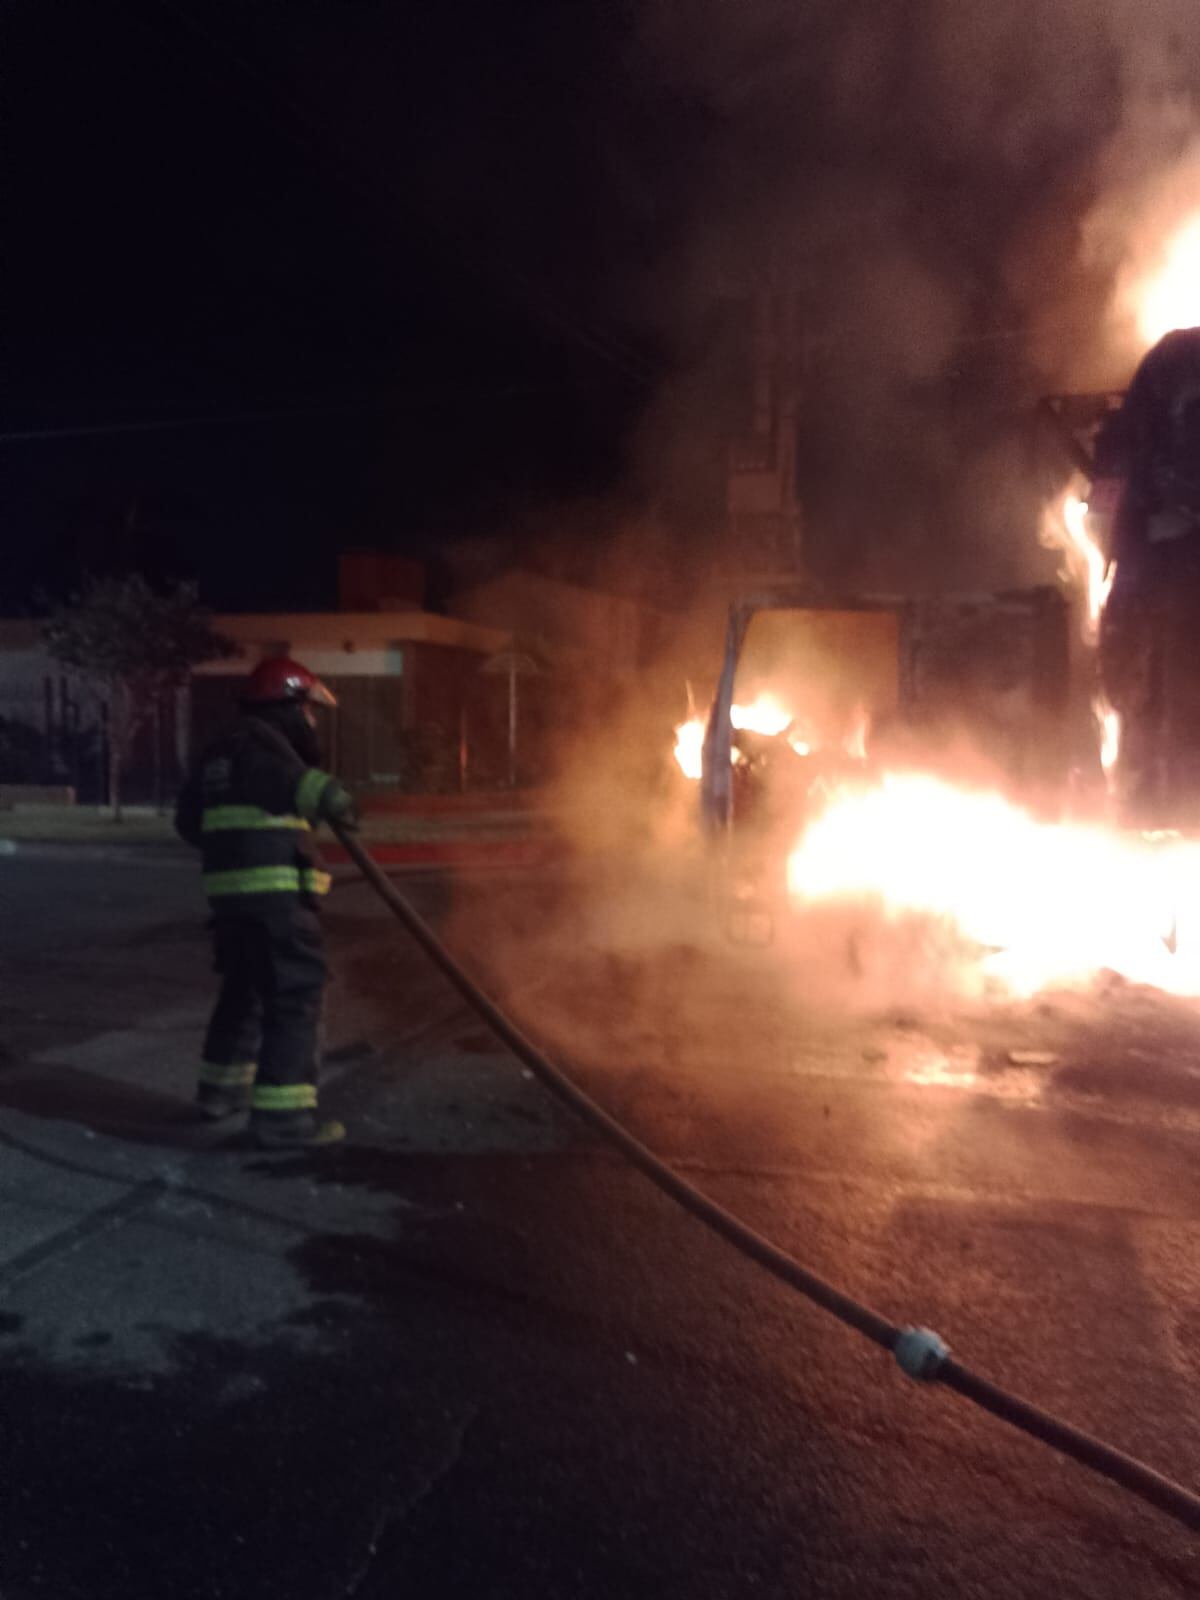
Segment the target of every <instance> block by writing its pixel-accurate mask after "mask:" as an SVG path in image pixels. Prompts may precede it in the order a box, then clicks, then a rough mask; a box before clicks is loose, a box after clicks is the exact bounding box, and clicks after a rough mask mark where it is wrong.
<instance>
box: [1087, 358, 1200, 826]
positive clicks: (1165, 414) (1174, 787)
mask: <svg viewBox="0 0 1200 1600" xmlns="http://www.w3.org/2000/svg"><path fill="white" fill-rule="evenodd" d="M1095 478H1096V481H1095V483H1094V484H1093V486H1092V491H1091V495H1090V501H1091V504H1092V509H1093V511H1094V512H1099V513H1100V515H1101V517H1102V519H1105V520H1110V526H1111V529H1112V532H1111V535H1110V538H1109V541H1108V542H1109V553H1110V554H1111V556H1112V557H1113V558H1114V559H1115V561H1116V577H1115V580H1114V582H1113V588H1112V594H1111V597H1110V599H1109V601H1108V604H1107V606H1106V607H1105V611H1104V616H1103V620H1102V624H1101V636H1100V665H1101V672H1102V676H1103V679H1104V686H1105V691H1106V693H1107V695H1108V697H1109V699H1110V700H1111V702H1112V704H1113V706H1114V707H1115V709H1116V710H1117V711H1119V712H1120V713H1121V719H1122V755H1121V773H1122V788H1123V791H1124V795H1125V811H1126V814H1127V818H1128V820H1129V821H1131V822H1137V823H1138V824H1140V825H1141V826H1144V827H1145V826H1149V827H1164V826H1178V825H1179V824H1180V823H1181V822H1184V821H1194V820H1198V819H1200V809H1198V808H1200V674H1198V673H1197V671H1196V667H1195V663H1194V660H1193V657H1194V647H1193V639H1194V636H1195V630H1196V627H1197V625H1198V624H1200V328H1181V329H1177V330H1176V331H1175V332H1173V333H1168V334H1167V335H1166V336H1165V337H1164V338H1163V339H1160V340H1159V342H1158V344H1156V345H1155V346H1154V348H1153V349H1152V350H1150V351H1149V352H1148V353H1147V354H1146V355H1145V356H1144V357H1143V359H1142V361H1141V363H1140V365H1139V366H1138V369H1137V371H1136V373H1135V374H1134V377H1133V381H1132V383H1131V384H1130V386H1129V392H1128V393H1127V395H1126V396H1125V399H1124V402H1123V403H1122V405H1121V408H1120V410H1119V411H1118V412H1116V413H1115V414H1114V416H1113V417H1112V418H1111V419H1110V421H1109V422H1108V424H1107V425H1106V427H1105V428H1104V429H1103V431H1102V433H1101V435H1100V437H1099V439H1098V440H1097V444H1096V465H1095Z"/></svg>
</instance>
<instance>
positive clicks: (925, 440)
mask: <svg viewBox="0 0 1200 1600" xmlns="http://www.w3.org/2000/svg"><path fill="white" fill-rule="evenodd" d="M1198 45H1200V8H1197V7H1195V6H1194V5H1193V4H1191V3H1190V0H1152V3H1150V4H1141V3H1135V0H1115V3H1114V0H1000V3H997V4H993V5H987V6H985V5H983V4H978V3H976V4H971V3H965V4H964V3H963V0H900V3H898V4H895V5H892V6H888V7H883V6H879V5H877V4H874V3H869V0H857V3H855V0H849V3H847V0H814V3H810V4H805V5H799V4H796V3H795V0H791V3H779V0H737V3H733V0H689V3H681V0H650V3H648V4H647V5H645V6H644V7H643V8H642V12H641V26H640V29H639V32H638V38H637V46H636V52H635V68H634V70H635V71H636V72H637V73H639V74H641V75H642V78H643V81H644V82H645V83H646V84H648V85H649V84H655V85H658V86H660V87H661V88H662V89H663V91H664V92H666V93H668V94H669V95H671V96H673V97H675V98H676V99H677V100H681V101H683V102H685V103H690V104H691V105H692V106H693V107H695V106H699V107H701V108H702V109H703V112H704V119H705V120H704V121H703V122H702V126H703V127H704V130H705V132H704V138H703V141H702V144H701V146H700V147H699V148H698V150H697V160H698V163H699V165H700V166H701V168H702V171H703V183H702V184H701V185H699V186H698V190H697V194H696V195H695V197H694V207H693V211H692V217H691V222H692V227H691V230H690V232H689V233H688V234H687V235H686V250H685V256H686V259H685V260H684V261H683V262H682V263H681V264H680V269H679V275H678V280H677V295H678V299H677V305H678V306H685V307H687V308H688V309H689V310H690V312H691V313H692V315H693V316H695V315H696V314H698V313H699V312H700V311H701V310H702V308H703V306H704V305H705V303H706V301H707V302H709V303H711V301H712V300H713V298H714V297H716V296H718V295H719V294H720V293H721V292H722V290H726V291H727V290H729V289H730V288H732V287H735V286H738V285H741V286H744V285H746V284H752V283H754V282H755V281H761V280H762V279H763V278H764V277H765V276H767V275H768V274H770V273H774V274H776V276H785V277H786V278H787V279H788V280H789V281H791V282H794V283H797V284H798V285H799V286H800V287H801V289H802V292H803V298H804V303H805V307H806V319H805V320H806V325H807V328H808V330H809V335H810V337H809V342H808V344H807V346H806V355H807V365H808V372H809V384H808V393H807V399H808V405H807V409H806V414H805V419H804V425H805V432H806V436H807V439H808V442H809V446H810V456H811V460H810V466H809V473H808V477H807V489H808V498H809V501H810V509H811V510H812V513H813V524H814V526H813V531H812V538H811V552H812V557H813V559H814V561H815V562H817V563H818V564H820V565H824V566H825V567H826V569H827V571H828V572H829V573H830V574H831V575H833V576H836V577H848V578H862V579H865V580H868V581H869V580H871V579H876V580H883V581H885V582H888V583H890V584H894V585H899V586H905V585H906V584H917V585H920V584H922V583H926V582H928V581H929V579H930V578H931V577H932V576H933V575H934V574H935V573H936V574H937V576H938V577H939V578H940V579H941V580H942V581H964V580H967V581H989V580H991V581H1015V580H1023V579H1028V578H1031V577H1039V578H1046V577H1047V576H1048V571H1047V570H1046V569H1045V568H1044V564H1039V562H1040V558H1039V556H1038V555H1037V553H1036V542H1035V539H1034V537H1033V523H1032V520H1031V518H1032V512H1033V506H1032V503H1031V500H1030V491H1029V488H1028V485H1027V483H1026V482H1024V481H1023V480H1027V479H1028V476H1029V473H1028V463H1027V461H1026V460H1025V459H1024V456H1023V445H1022V437H1023V433H1024V432H1025V430H1026V428H1027V423H1028V416H1029V412H1030V410H1031V408H1032V404H1033V401H1034V400H1035V399H1036V397H1037V395H1038V393H1039V392H1043V391H1045V390H1047V389H1054V388H1058V387H1075V386H1080V385H1090V384H1095V383H1105V384H1109V383H1114V382H1122V381H1124V379H1125V378H1126V377H1127V375H1128V372H1129V369H1130V367H1131V365H1132V362H1133V361H1134V360H1135V359H1136V355H1137V353H1138V352H1137V342H1136V337H1135V336H1134V335H1133V333H1132V331H1131V329H1130V326H1129V321H1128V317H1127V316H1125V317H1124V318H1123V317H1122V315H1121V307H1120V293H1119V291H1120V288H1121V284H1122V281H1123V278H1127V277H1128V276H1129V274H1130V273H1136V272H1137V271H1138V270H1140V267H1139V256H1145V255H1146V253H1147V251H1150V252H1151V253H1152V251H1153V250H1154V249H1155V248H1157V245H1158V243H1159V241H1160V239H1161V235H1162V229H1163V226H1165V224H1166V221H1167V220H1168V219H1169V216H1170V215H1177V214H1178V213H1179V212H1180V211H1181V210H1182V209H1185V208H1186V207H1187V206H1189V205H1192V204H1195V203H1196V201H1197V200H1200V183H1197V182H1196V176H1197V170H1198V168H1200V163H1197V162H1196V161H1195V160H1193V159H1192V140H1193V138H1194V136H1195V132H1196V128H1197V120H1196V116H1195V97H1196V87H1197V85H1196V83H1195V82H1194V81H1193V78H1192V77H1190V76H1189V70H1190V71H1191V72H1192V73H1193V74H1195V73H1197V72H1200V68H1196V67H1193V66H1192V64H1193V63H1200V54H1198V52H1197V46H1198ZM677 314H678V313H677ZM701 367H702V364H701ZM681 387H682V385H681ZM702 393H703V384H702V382H698V381H697V379H696V378H695V377H694V376H693V378H692V379H691V391H690V395H689V401H690V403H689V404H688V405H684V406H682V407H677V392H676V391H671V392H669V393H668V395H667V396H666V397H665V399H664V401H663V407H665V409H666V411H667V413H668V415H669V416H673V415H675V413H676V410H677V411H678V416H677V421H678V424H679V426H680V427H681V428H683V429H686V427H687V426H688V425H689V424H692V423H694V422H695V420H696V417H697V415H698V414H699V415H701V416H702V415H703V407H702V405H698V404H697V395H698V394H702ZM669 433H670V425H669V422H665V421H664V417H663V414H662V411H661V410H660V412H659V413H657V414H656V415H655V417H654V419H653V431H652V433H651V435H650V437H651V438H652V439H653V441H654V445H653V448H654V449H655V450H656V451H657V450H658V449H659V448H660V444H661V439H662V437H663V435H664V434H669ZM675 453H676V454H678V455H681V456H682V457H683V458H684V459H686V455H687V453H686V451H681V450H680V449H679V447H678V446H676V447H675ZM669 454H670V453H669V452H667V453H666V459H669ZM1006 486H1007V487H1006ZM881 501H884V502H886V503H887V505H888V507H889V512H888V525H887V526H886V527H881V525H880V517H879V506H880V502H881ZM1027 535H1028V536H1027Z"/></svg>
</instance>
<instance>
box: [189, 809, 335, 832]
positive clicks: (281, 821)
mask: <svg viewBox="0 0 1200 1600" xmlns="http://www.w3.org/2000/svg"><path fill="white" fill-rule="evenodd" d="M242 828H252V829H257V828H298V829H300V830H301V831H302V832H304V833H308V832H309V831H310V824H309V823H307V822H305V820H304V818H303V817H293V816H290V815H285V816H275V815H273V814H272V813H271V812H270V811H264V810H263V809H262V807H261V806H209V808H208V810H207V811H205V813H204V815H203V817H202V818H201V821H200V831H201V833H232V832H234V831H236V830H240V829H242Z"/></svg>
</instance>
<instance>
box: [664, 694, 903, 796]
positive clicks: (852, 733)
mask: <svg viewBox="0 0 1200 1600" xmlns="http://www.w3.org/2000/svg"><path fill="white" fill-rule="evenodd" d="M729 720H730V722H731V723H732V725H733V726H734V727H735V728H736V729H737V730H738V732H739V733H761V734H764V735H765V736H766V737H768V738H778V737H779V736H780V735H783V734H786V735H787V742H788V744H790V745H791V747H792V749H793V750H794V751H795V752H796V754H797V755H798V756H808V755H812V753H813V751H814V750H818V749H820V748H821V746H820V742H819V741H818V740H816V739H815V738H814V737H813V735H812V734H811V732H805V733H802V732H800V731H799V730H798V729H796V728H795V722H796V718H795V716H794V715H793V713H792V712H791V711H789V710H788V709H787V707H786V706H784V705H783V704H782V703H781V702H780V701H779V700H778V699H777V698H776V697H775V696H774V695H771V694H760V695H757V696H756V697H755V698H754V699H753V700H751V701H750V702H749V703H748V704H746V705H734V706H732V707H731V708H730V712H729ZM705 727H706V724H705V721H704V719H703V717H696V716H692V717H689V718H688V720H687V721H686V722H681V723H679V724H678V725H677V726H676V728H675V759H676V761H677V762H678V763H679V768H680V771H681V772H682V773H683V775H684V777H685V778H691V779H693V780H695V779H698V778H699V777H700V776H701V774H702V772H703V770H704V733H705ZM870 727H871V719H870V717H869V716H868V715H867V711H866V708H865V707H863V706H858V707H856V708H855V712H854V716H853V718H852V720H851V724H850V728H849V731H848V732H847V734H846V736H845V738H844V739H843V741H842V749H843V750H844V751H845V752H846V754H847V755H848V756H851V757H853V758H854V759H855V760H857V761H865V760H866V758H867V734H868V733H869V731H870ZM733 759H734V761H736V760H737V752H736V751H734V752H733Z"/></svg>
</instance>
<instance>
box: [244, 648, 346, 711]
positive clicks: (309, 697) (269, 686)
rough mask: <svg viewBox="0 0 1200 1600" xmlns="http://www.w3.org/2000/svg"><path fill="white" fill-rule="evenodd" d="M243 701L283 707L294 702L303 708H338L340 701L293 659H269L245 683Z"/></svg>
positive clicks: (270, 657)
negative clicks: (289, 702) (283, 703)
mask: <svg viewBox="0 0 1200 1600" xmlns="http://www.w3.org/2000/svg"><path fill="white" fill-rule="evenodd" d="M242 699H243V701H244V702H245V703H246V704H247V705H259V706H261V705H270V704H280V703H281V702H284V701H288V700H295V701H296V702H297V703H298V704H300V705H307V704H313V705H318V706H336V705H337V697H336V696H335V695H333V694H331V693H330V691H329V690H328V689H327V688H326V687H325V685H324V684H323V683H322V682H321V680H320V678H318V677H317V676H316V674H315V673H312V672H310V671H309V670H308V668H307V667H306V666H304V665H302V663H301V662H299V661H293V660H292V659H291V657H290V656H268V657H267V659H266V660H265V661H260V662H259V663H258V665H257V666H256V667H255V669H254V671H253V672H252V673H251V674H250V676H249V677H248V678H247V679H246V686H245V688H244V689H243V690H242Z"/></svg>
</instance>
